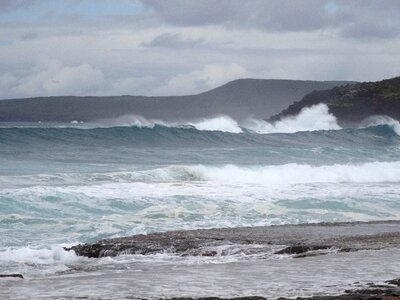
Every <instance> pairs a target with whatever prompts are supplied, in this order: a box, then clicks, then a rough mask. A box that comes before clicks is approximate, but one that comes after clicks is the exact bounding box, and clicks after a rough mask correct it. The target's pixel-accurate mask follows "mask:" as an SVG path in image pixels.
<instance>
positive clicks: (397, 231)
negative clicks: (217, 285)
mask: <svg viewBox="0 0 400 300" xmlns="http://www.w3.org/2000/svg"><path fill="white" fill-rule="evenodd" d="M223 245H258V246H260V245H261V246H264V247H257V250H255V249H251V250H249V251H261V252H262V251H265V252H272V250H271V249H272V248H271V247H272V246H275V249H276V247H280V248H281V249H280V250H279V249H276V251H275V254H276V255H279V254H289V255H290V254H295V255H298V256H297V257H306V256H308V255H321V254H326V253H327V251H330V249H334V250H337V251H341V252H350V251H357V250H360V249H381V248H384V247H388V246H400V221H388V222H371V223H326V224H325V223H323V224H305V225H283V226H266V227H243V228H219V229H204V230H187V231H170V232H164V233H152V234H148V235H135V236H131V237H124V238H115V239H107V240H101V241H98V242H96V243H92V244H83V245H77V246H74V247H71V248H67V249H66V250H69V251H71V250H72V251H75V253H76V254H77V255H80V256H86V257H104V256H117V255H120V254H144V255H146V254H154V253H162V252H169V253H174V254H177V255H182V256H189V255H193V256H199V255H201V256H214V255H217V252H216V251H215V249H216V247H218V246H223ZM243 248H244V249H245V248H247V247H243ZM243 251H246V250H243ZM221 255H224V254H223V253H221Z"/></svg>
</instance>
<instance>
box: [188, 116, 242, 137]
mask: <svg viewBox="0 0 400 300" xmlns="http://www.w3.org/2000/svg"><path fill="white" fill-rule="evenodd" d="M187 125H190V126H193V127H195V128H196V129H197V130H207V131H223V132H230V133H241V132H242V129H241V128H240V127H239V124H238V122H236V121H235V120H233V119H232V118H230V117H228V116H219V117H215V118H208V119H202V120H200V121H198V122H194V123H187Z"/></svg>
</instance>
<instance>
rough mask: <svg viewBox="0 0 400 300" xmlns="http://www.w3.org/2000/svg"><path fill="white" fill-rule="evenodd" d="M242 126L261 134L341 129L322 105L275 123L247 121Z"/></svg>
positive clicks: (306, 108)
mask: <svg viewBox="0 0 400 300" xmlns="http://www.w3.org/2000/svg"><path fill="white" fill-rule="evenodd" d="M243 126H244V127H246V128H247V129H249V130H251V131H254V132H257V133H263V134H265V133H293V132H299V131H315V130H338V129H341V127H340V126H339V125H338V124H337V122H336V118H335V116H334V115H332V114H331V113H329V108H328V106H327V105H326V104H322V103H321V104H317V105H313V106H311V107H305V108H303V109H302V110H301V111H300V113H299V114H298V115H296V116H291V117H286V118H283V119H282V120H279V121H277V122H275V123H269V122H267V121H264V120H256V119H249V120H247V121H246V122H244V124H243Z"/></svg>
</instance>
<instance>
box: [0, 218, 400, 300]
mask: <svg viewBox="0 0 400 300" xmlns="http://www.w3.org/2000/svg"><path fill="white" fill-rule="evenodd" d="M399 246H400V221H397V220H396V221H375V222H354V223H321V224H303V225H281V226H268V227H242V228H214V229H202V230H187V231H170V232H163V233H152V234H148V235H135V236H130V237H124V238H117V239H108V240H102V241H99V242H96V243H93V244H83V245H77V246H74V247H71V248H69V249H67V250H69V251H74V252H78V253H79V254H81V255H83V256H87V257H92V258H90V259H88V258H85V257H81V258H79V259H78V260H77V261H76V262H71V263H68V264H66V268H65V270H60V272H56V273H54V274H53V275H50V276H44V277H30V276H25V274H21V276H22V275H24V276H23V277H24V278H21V277H20V276H15V275H18V274H13V275H14V276H15V277H14V278H11V277H9V278H0V298H1V297H2V296H4V297H10V298H18V297H19V298H20V299H30V298H32V297H33V298H35V297H36V298H41V297H43V295H46V296H47V298H48V299H64V298H71V299H75V298H83V299H85V298H86V299H148V300H156V299H160V300H195V299H198V300H264V299H279V300H289V299H298V300H350V299H359V300H372V299H382V300H395V299H397V300H398V299H400V264H399V263H398V262H399V261H400V251H399V250H400V248H399ZM221 249H222V250H221ZM232 250H234V251H238V252H232ZM126 254H132V255H126ZM96 255H97V256H96ZM96 257H97V258H96ZM4 275H6V274H4ZM396 278H397V279H396ZM71 287H73V290H71ZM21 293H22V294H21Z"/></svg>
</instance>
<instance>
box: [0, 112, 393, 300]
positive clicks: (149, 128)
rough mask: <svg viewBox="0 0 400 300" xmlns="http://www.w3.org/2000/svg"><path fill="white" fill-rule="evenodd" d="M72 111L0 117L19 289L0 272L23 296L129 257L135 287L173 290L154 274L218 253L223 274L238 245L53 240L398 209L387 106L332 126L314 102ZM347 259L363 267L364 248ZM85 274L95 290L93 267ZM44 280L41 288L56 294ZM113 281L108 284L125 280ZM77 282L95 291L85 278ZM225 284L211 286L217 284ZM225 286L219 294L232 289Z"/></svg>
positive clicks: (7, 250)
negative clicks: (92, 248) (254, 111)
mask: <svg viewBox="0 0 400 300" xmlns="http://www.w3.org/2000/svg"><path fill="white" fill-rule="evenodd" d="M71 121H72V122H71V123H68V124H61V123H32V124H30V123H12V124H11V123H4V124H0V237H1V238H0V274H7V273H20V274H23V276H24V277H25V281H24V283H21V285H24V288H23V289H22V288H21V286H20V287H18V285H19V284H20V283H18V281H16V280H12V284H11V285H8V287H9V288H8V289H5V288H4V286H3V289H2V292H3V293H4V294H2V295H3V297H7V296H8V297H11V296H10V295H13V297H14V298H15V299H17V298H18V297H17V296H18V295H19V296H21V299H23V298H24V297H25V296H26V297H28V295H29V294H30V293H31V295H32V291H33V290H35V288H34V287H32V286H36V287H37V285H38V284H39V283H38V282H41V284H42V285H41V289H36V291H38V290H40V291H43V289H44V287H45V286H49V284H50V285H51V282H52V281H51V280H53V279H54V280H58V279H57V278H60V276H61V278H63V280H66V279H65V278H68V280H70V283H71V285H72V284H74V282H75V284H76V282H78V281H79V280H80V278H81V277H80V276H82V274H86V275H87V274H91V276H95V275H96V274H99V272H100V273H101V274H103V275H104V274H108V275H107V278H109V279H110V278H111V279H112V278H114V279H115V282H122V283H123V282H125V281H126V278H125V277H124V276H123V275H121V274H123V271H127V266H129V268H128V269H129V271H127V272H130V273H129V274H131V276H134V275H132V274H136V273H135V272H136V269H135V268H137V270H141V271H137V272H141V273H140V274H142V275H140V276H142V277H140V278H142V281H143V282H145V278H147V286H146V284H144V285H143V284H142V285H140V282H141V281H140V280H138V281H136V282H137V286H136V287H135V290H136V291H137V294H136V295H139V296H141V297H150V298H151V297H163V296H168V295H171V296H172V295H176V293H175V294H174V293H172V292H173V291H172V290H171V289H170V290H168V288H166V287H167V286H168V284H171V282H169V283H168V281H167V279H168V276H167V275H165V274H173V271H172V270H175V271H176V272H179V274H182V269H181V268H184V266H193V264H194V265H196V266H197V268H198V271H199V272H200V273H201V272H203V273H202V274H208V275H207V276H208V277H207V278H209V276H211V275H210V274H209V273H210V272H211V271H210V270H211V269H209V268H206V267H205V266H209V265H212V267H210V268H212V270H214V271H213V272H212V273H213V274H214V276H217V275H215V274H220V273H221V272H222V273H223V270H222V271H221V270H219V269H218V268H220V269H221V268H222V269H223V267H222V266H226V265H227V264H228V265H229V266H231V269H230V272H231V275H232V274H236V273H238V272H239V273H240V270H241V267H240V266H241V265H240V262H241V260H243V259H246V258H245V256H246V254H245V253H244V254H243V253H240V255H239V254H238V252H235V251H234V250H232V251H231V252H232V255H227V256H224V257H222V256H221V257H219V258H218V257H214V258H196V260H194V261H192V260H190V261H188V258H179V257H176V256H173V255H167V254H165V255H163V254H160V255H155V256H152V257H147V256H146V257H144V256H135V255H133V256H129V255H127V256H123V257H117V258H104V259H84V258H79V257H77V256H76V255H75V254H74V253H72V252H67V251H65V250H63V247H66V246H72V245H76V244H79V243H87V242H94V241H97V240H100V239H105V238H113V237H123V236H129V235H134V234H146V233H151V232H164V231H170V230H187V229H203V228H204V229H206V228H220V227H243V226H265V225H267V226H269V225H281V224H302V223H319V222H349V221H377V220H398V219H399V218H400V201H399V197H400V136H399V134H400V125H399V123H398V122H396V121H394V120H390V119H388V118H384V117H376V118H375V119H373V120H370V121H369V123H366V124H365V126H364V125H363V126H362V127H359V128H341V127H340V126H339V125H338V124H337V123H336V120H335V118H334V117H333V116H332V115H330V114H329V113H328V110H327V107H326V106H324V105H318V106H315V107H312V108H308V109H306V110H303V111H302V112H301V113H300V115H298V116H296V117H293V118H287V119H284V120H282V121H280V122H278V123H275V124H269V123H267V122H266V121H263V120H254V119H248V120H246V121H242V122H237V121H235V120H233V119H232V118H230V117H227V116H217V117H213V118H209V119H202V120H193V121H187V122H178V121H177V122H175V123H171V122H170V123H165V122H162V121H157V120H145V119H143V118H140V117H138V116H127V117H123V118H116V119H114V120H105V121H99V122H97V123H83V122H80V121H79V120H71ZM350 255H353V256H354V255H357V254H350ZM368 255H371V254H368ZM368 255H367V256H368ZM388 255H389V254H388ZM391 255H392V256H390V255H389V256H388V257H397V256H399V253H398V251H397V252H396V251H395V252H393V253H392V254H391ZM316 259H317V258H316ZM318 259H320V258H318ZM329 259H330V260H334V259H335V258H334V257H333V256H332V258H329ZM374 259H375V260H376V263H379V264H384V262H382V261H381V260H380V261H379V260H377V259H376V258H371V261H374ZM355 261H358V260H357V259H355ZM189 262H190V263H189ZM247 263H251V264H254V266H253V270H255V271H254V272H255V273H252V274H253V275H254V274H255V275H254V276H255V277H257V276H258V277H257V278H260V276H261V275H260V274H265V272H266V271H265V270H264V269H262V266H260V265H258V263H256V262H255V260H250V261H247ZM358 263H359V264H358V265H357V267H358V268H361V267H362V266H363V260H362V259H361V258H359V261H358ZM169 264H170V265H169ZM269 264H278V262H277V261H274V260H273V261H272V262H269ZM296 264H301V263H300V262H299V263H296ZM331 264H332V266H337V264H338V263H337V262H336V263H335V262H334V261H333V262H331ZM387 264H388V266H389V265H391V264H390V261H388V262H387ZM154 265H157V266H158V267H159V268H167V269H163V270H162V271H160V270H159V269H157V270H158V271H157V272H158V274H159V275H160V274H164V275H165V276H164V277H165V278H164V279H163V280H164V281H162V282H163V284H164V285H162V286H161V285H160V286H158V288H155V287H154V286H153V287H152V286H151V285H149V282H148V281H149V280H150V279H149V278H151V277H152V275H151V268H153V267H154ZM317 265H318V264H316V266H317ZM85 266H86V268H87V269H85ZM152 266H153V267H152ZM168 266H170V267H168ZM171 266H173V268H172V267H171ZM269 266H270V267H271V265H269ZM391 266H392V267H393V264H392V265H391ZM272 267H273V266H272ZM272 267H271V268H272ZM341 267H342V268H345V267H346V265H345V263H343V265H342V266H341ZM364 267H365V266H364ZM398 267H400V266H398ZM79 268H80V269H79ZM171 268H172V269H171ZM188 268H189V267H188ZM202 268H203V269H202ZM265 268H266V267H265ZM275 268H276V270H277V271H276V272H278V271H279V273H281V272H282V271H281V269H280V268H281V266H279V265H278V266H275ZM298 268H304V266H303V265H300V266H298ZM393 268H394V267H393ZM189 269H190V268H189ZM69 270H74V271H73V272H70V273H68V271H69ZM79 270H81V271H79ZM82 270H84V271H82ZM313 270H315V269H313V268H312V267H310V272H313ZM398 270H399V269H394V270H393V272H392V273H393V274H396V272H397V271H398ZM242 271H243V269H242ZM146 272H147V273H146ZM160 272H161V273H160ZM162 272H164V273H162ZM171 272H172V273H171ZM207 272H208V273H207ZM218 272H220V273H218ZM235 272H236V273H235ZM257 272H258V273H257ZM260 272H261V273H260ZM263 272H264V273H263ZM336 272H339V271H337V270H336ZM222 273H221V274H222ZM66 274H67V275H66ZM257 274H258V275H257ZM365 274H369V275H368V276H369V277H368V278H369V279H370V280H371V278H372V277H374V275H373V274H370V273H368V272H365ZM387 274H391V273H390V272H389V271H387V272H386V275H387ZM397 274H398V273H397ZM153 275H154V274H153ZM63 276H64V277H63ZM146 276H147V277H146ZM188 276H189V275H188ZM191 276H194V275H193V274H191ZM232 276H233V277H234V275H232ZM272 277H273V276H272ZM235 278H236V277H235ZM111 279H110V280H111ZM270 279H271V278H270ZM27 280H31V283H32V285H31V286H29V283H27V282H29V281H27ZM243 280H244V279H243ZM247 280H248V278H247ZM271 280H272V279H271ZM343 280H344V279H343ZM366 280H367V279H366ZM111 281H112V280H111ZM49 282H50V283H49ZM64 282H65V281H64ZM88 282H89V280H88ZM93 282H97V284H98V286H97V290H98V291H100V290H101V291H102V292H101V293H103V294H104V293H106V291H103V290H102V289H101V286H102V285H103V284H105V283H104V282H103V281H99V280H97V281H96V280H93ZM189 282H190V281H189ZM232 282H234V281H232ZM232 282H231V283H232ZM251 282H253V281H251ZM53 283H54V281H53ZM125 283H126V282H125ZM175 283H176V282H175ZM253 283H254V282H253ZM2 284H4V281H3V283H2ZM93 284H94V285H95V283H93ZM205 284H206V285H207V284H208V285H207V286H210V283H205ZM346 284H347V283H346ZM39 285H40V284H39ZM238 285H239V283H238ZM10 286H12V288H10ZM125 286H126V285H125ZM171 286H174V285H171ZM117 287H118V285H117ZM201 287H202V286H200V288H201ZM259 287H260V285H258V287H257V288H259ZM200 288H199V289H200ZM203 288H204V287H203ZM65 289H66V288H65V287H64V290H63V287H60V286H58V288H57V290H58V291H65ZM183 289H184V288H183ZM211 289H212V287H211ZM54 290H55V289H54ZM54 290H53V294H52V293H50V292H49V294H46V295H47V296H49V297H50V296H54V297H55V296H60V295H59V294H54V293H55V291H54ZM110 290H113V293H114V294H113V295H117V296H118V295H119V294H118V293H117V292H118V291H122V290H123V288H114V289H110ZM200 290H201V289H200ZM281 290H282V287H280V291H281ZM327 290H329V288H327ZM75 291H80V294H79V295H82V293H83V294H85V293H86V292H88V291H90V292H88V293H89V295H92V296H93V295H96V292H95V291H96V288H95V287H93V285H92V286H90V287H89V288H87V289H85V288H83V289H81V290H79V288H77V289H76V290H75ZM126 291H127V290H126ZM168 291H169V292H168ZM174 291H175V292H178V294H179V291H180V290H179V288H178V289H177V288H176V286H175V287H174ZM185 291H186V290H185ZM185 291H183V290H182V293H181V294H182V295H191V294H190V292H189V291H186V292H185ZM223 291H226V289H225V290H224V289H221V288H220V287H218V288H215V294H218V295H225V294H224V293H223ZM230 291H231V292H230V294H228V296H229V295H231V296H232V295H233V294H234V291H235V289H234V288H233V287H232V289H230ZM257 291H258V290H257V289H253V290H252V289H251V288H249V289H247V290H246V289H244V290H242V292H241V293H239V292H238V294H243V295H247V294H254V293H256V292H257ZM270 291H271V290H270ZM69 292H71V291H69ZM69 292H68V293H69ZM19 293H21V294H19ZM24 293H25V294H24ZM71 293H72V294H73V292H71ZM221 293H222V294H221ZM103 294H102V295H103ZM276 294H277V295H278V292H276ZM289 294H290V293H289ZM24 295H25V296H24ZM36 295H37V297H39V298H40V297H41V296H43V295H44V294H40V293H39V294H36ZM85 295H86V294H85ZM124 295H125V294H124ZM293 295H294V294H293ZM296 295H297V294H296ZM61 296H62V295H61ZM61 296H60V297H61ZM119 296H121V295H119ZM125 296H126V295H125ZM111 298H112V297H111ZM24 299H25V298H24Z"/></svg>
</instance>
